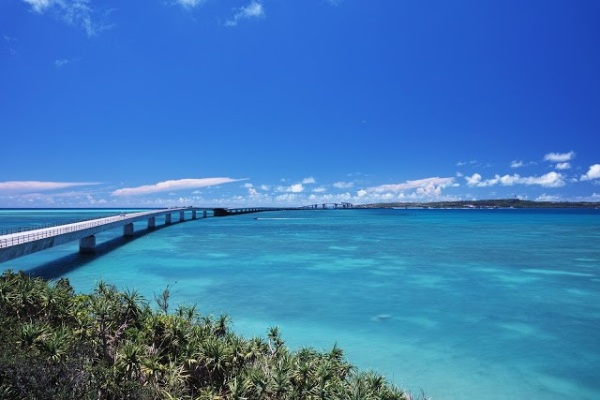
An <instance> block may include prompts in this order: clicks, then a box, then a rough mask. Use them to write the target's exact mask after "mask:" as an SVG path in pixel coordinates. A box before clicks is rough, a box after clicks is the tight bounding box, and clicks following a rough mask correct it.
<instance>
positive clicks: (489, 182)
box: [465, 171, 565, 187]
mask: <svg viewBox="0 0 600 400" xmlns="http://www.w3.org/2000/svg"><path fill="white" fill-rule="evenodd" d="M465 180H466V181H467V186H470V187H473V186H476V187H488V186H495V185H502V186H513V185H539V186H543V187H561V186H564V185H565V181H564V176H563V175H561V174H559V173H558V172H554V171H552V172H548V173H547V174H545V175H542V176H520V175H519V174H513V175H503V176H500V175H498V174H496V175H495V176H494V177H493V178H491V179H486V180H483V179H482V176H481V175H480V174H477V173H476V174H473V175H471V176H466V177H465Z"/></svg>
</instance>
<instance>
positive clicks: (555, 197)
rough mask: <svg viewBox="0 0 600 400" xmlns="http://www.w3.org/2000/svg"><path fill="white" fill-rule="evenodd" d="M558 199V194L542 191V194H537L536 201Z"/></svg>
mask: <svg viewBox="0 0 600 400" xmlns="http://www.w3.org/2000/svg"><path fill="white" fill-rule="evenodd" d="M560 199H561V198H560V196H556V195H550V194H546V193H544V194H542V195H540V196H538V198H537V199H536V201H560Z"/></svg>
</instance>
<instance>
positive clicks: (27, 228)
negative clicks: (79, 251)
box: [0, 214, 120, 236]
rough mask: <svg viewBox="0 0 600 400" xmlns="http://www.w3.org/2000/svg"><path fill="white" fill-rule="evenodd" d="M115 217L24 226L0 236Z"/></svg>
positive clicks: (4, 232) (112, 215)
mask: <svg viewBox="0 0 600 400" xmlns="http://www.w3.org/2000/svg"><path fill="white" fill-rule="evenodd" d="M117 215H120V214H110V215H103V216H94V217H89V218H81V219H74V220H68V221H61V222H53V223H48V224H42V225H38V226H25V227H20V228H8V229H0V236H5V235H12V234H15V233H21V232H28V231H37V230H38V229H46V228H52V227H54V226H62V225H70V224H78V223H80V222H86V221H93V220H97V219H101V218H110V217H115V216H117Z"/></svg>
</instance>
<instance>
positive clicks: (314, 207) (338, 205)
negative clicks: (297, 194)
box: [300, 203, 354, 210]
mask: <svg viewBox="0 0 600 400" xmlns="http://www.w3.org/2000/svg"><path fill="white" fill-rule="evenodd" d="M353 207H354V205H353V204H352V203H319V204H311V205H309V206H304V207H300V209H303V210H306V209H308V210H331V209H338V208H353Z"/></svg>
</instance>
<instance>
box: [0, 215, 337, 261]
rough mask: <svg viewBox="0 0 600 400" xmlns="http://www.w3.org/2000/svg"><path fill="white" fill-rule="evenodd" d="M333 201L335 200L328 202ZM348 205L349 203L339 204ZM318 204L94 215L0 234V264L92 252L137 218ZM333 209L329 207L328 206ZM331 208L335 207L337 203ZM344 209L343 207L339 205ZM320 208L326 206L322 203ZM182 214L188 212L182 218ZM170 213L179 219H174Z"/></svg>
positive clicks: (151, 222) (152, 222)
mask: <svg viewBox="0 0 600 400" xmlns="http://www.w3.org/2000/svg"><path fill="white" fill-rule="evenodd" d="M331 204H335V203H331ZM342 204H349V203H342ZM318 208H319V207H318V204H317V205H315V206H314V207H313V206H307V207H294V208H274V207H249V208H199V207H183V208H168V209H162V210H152V211H144V212H135V213H127V214H125V213H121V214H120V215H116V216H111V217H104V218H97V219H92V220H88V221H82V222H74V223H70V224H65V225H58V226H52V227H46V228H40V229H31V230H26V231H21V232H14V233H8V234H1V233H0V263H1V262H4V261H9V260H13V259H15V258H18V257H23V256H26V255H28V254H32V253H35V252H38V251H42V250H45V249H49V248H51V247H54V246H58V245H61V244H64V243H68V242H73V241H75V240H79V252H80V253H94V250H95V247H96V236H95V235H96V234H97V233H99V232H103V231H107V230H110V229H115V228H122V229H123V236H125V237H133V235H134V230H133V223H134V222H138V221H144V220H146V221H148V230H152V229H154V228H155V227H156V220H157V217H164V224H165V225H170V224H172V223H174V222H184V221H189V220H195V219H198V213H199V212H200V213H201V216H202V218H206V217H207V216H209V214H212V216H214V217H224V216H230V215H238V214H249V213H257V212H263V211H284V210H302V209H304V210H307V209H318ZM330 208H333V207H330ZM335 208H338V207H337V206H336V207H335ZM343 208H347V207H343ZM321 209H326V207H325V204H323V205H322V207H321ZM186 214H191V215H189V216H188V218H187V219H186ZM173 215H175V218H177V215H179V219H178V220H177V221H175V220H174V218H173Z"/></svg>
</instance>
